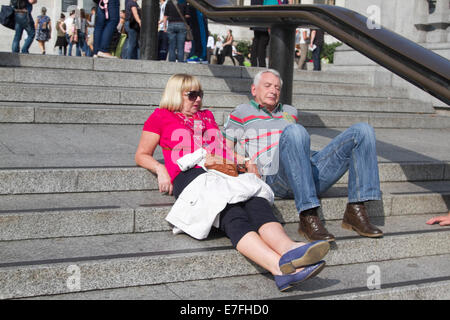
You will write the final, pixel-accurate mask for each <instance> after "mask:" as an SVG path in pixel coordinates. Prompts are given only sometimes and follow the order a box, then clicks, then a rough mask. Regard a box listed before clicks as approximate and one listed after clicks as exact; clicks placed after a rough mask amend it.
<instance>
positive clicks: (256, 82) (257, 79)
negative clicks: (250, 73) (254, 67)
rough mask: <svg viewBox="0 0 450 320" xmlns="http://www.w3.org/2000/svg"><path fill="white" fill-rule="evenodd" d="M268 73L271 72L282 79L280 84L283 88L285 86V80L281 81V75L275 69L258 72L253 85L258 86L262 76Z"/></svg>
mask: <svg viewBox="0 0 450 320" xmlns="http://www.w3.org/2000/svg"><path fill="white" fill-rule="evenodd" d="M266 72H269V73H271V74H273V75H274V76H275V77H277V78H278V79H280V84H281V86H283V80H282V79H281V75H280V73H279V72H278V71H277V70H275V69H266V70H262V71H260V72H258V73H257V74H256V76H255V77H254V78H253V85H255V86H257V85H258V83H259V81H260V80H261V77H262V75H263V74H264V73H266Z"/></svg>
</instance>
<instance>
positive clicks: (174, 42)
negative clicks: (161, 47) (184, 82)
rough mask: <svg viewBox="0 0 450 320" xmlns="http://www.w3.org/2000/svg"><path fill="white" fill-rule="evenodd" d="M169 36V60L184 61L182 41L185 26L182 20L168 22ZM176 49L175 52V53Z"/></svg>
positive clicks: (184, 35)
mask: <svg viewBox="0 0 450 320" xmlns="http://www.w3.org/2000/svg"><path fill="white" fill-rule="evenodd" d="M167 35H168V37H169V61H172V62H174V61H175V60H178V62H184V42H185V41H186V27H185V26H184V23H183V22H169V26H168V27H167ZM175 50H176V53H175Z"/></svg>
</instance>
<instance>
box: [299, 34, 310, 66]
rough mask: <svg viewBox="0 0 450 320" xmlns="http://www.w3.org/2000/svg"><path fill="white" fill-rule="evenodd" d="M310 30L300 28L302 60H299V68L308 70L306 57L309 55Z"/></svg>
mask: <svg viewBox="0 0 450 320" xmlns="http://www.w3.org/2000/svg"><path fill="white" fill-rule="evenodd" d="M310 32H311V31H310V30H309V29H308V28H300V29H299V33H300V34H299V36H300V37H299V38H300V42H299V44H300V60H299V61H298V68H299V69H300V70H306V57H307V56H308V40H309V36H310Z"/></svg>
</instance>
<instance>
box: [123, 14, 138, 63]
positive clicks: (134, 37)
mask: <svg viewBox="0 0 450 320" xmlns="http://www.w3.org/2000/svg"><path fill="white" fill-rule="evenodd" d="M125 31H126V32H127V34H128V36H127V39H128V43H127V47H126V49H125V50H126V54H125V59H138V49H139V41H138V40H139V32H137V31H136V30H134V29H132V28H130V22H129V21H126V22H125ZM122 50H123V49H122Z"/></svg>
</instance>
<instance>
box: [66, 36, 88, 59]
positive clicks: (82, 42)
mask: <svg viewBox="0 0 450 320" xmlns="http://www.w3.org/2000/svg"><path fill="white" fill-rule="evenodd" d="M77 32H78V42H77V43H75V47H76V49H75V54H76V55H77V57H81V50H83V52H84V53H86V51H87V49H86V47H87V44H86V34H85V33H84V32H81V31H79V30H78V31H77ZM66 39H67V41H68V42H69V56H72V47H73V42H70V37H69V36H68V35H67V34H66Z"/></svg>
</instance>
